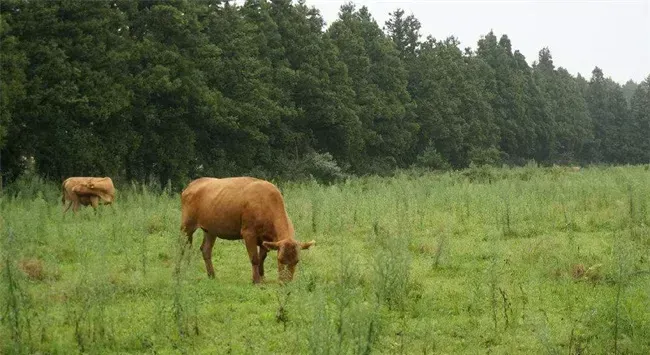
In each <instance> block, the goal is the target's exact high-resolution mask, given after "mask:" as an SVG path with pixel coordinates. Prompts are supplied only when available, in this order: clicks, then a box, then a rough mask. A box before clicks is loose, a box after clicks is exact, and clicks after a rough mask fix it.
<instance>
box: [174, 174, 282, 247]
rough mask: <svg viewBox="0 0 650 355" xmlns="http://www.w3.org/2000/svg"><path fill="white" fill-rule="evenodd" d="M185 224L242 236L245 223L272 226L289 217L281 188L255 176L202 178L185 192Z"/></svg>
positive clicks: (229, 235)
mask: <svg viewBox="0 0 650 355" xmlns="http://www.w3.org/2000/svg"><path fill="white" fill-rule="evenodd" d="M181 204H182V207H181V209H182V215H183V216H182V218H183V224H184V225H195V226H196V227H199V228H202V229H204V230H206V231H207V232H208V233H210V234H214V235H217V236H219V237H222V238H233V239H234V238H239V237H240V232H241V228H242V225H243V224H246V223H248V224H259V227H260V228H265V229H266V228H272V226H271V225H273V224H275V223H276V221H277V220H278V219H282V218H286V211H285V209H284V201H283V199H282V196H281V194H280V192H279V191H278V190H277V188H276V187H275V186H274V185H273V184H271V183H269V182H267V181H264V180H260V179H256V178H252V177H234V178H224V179H218V178H200V179H196V180H194V181H192V182H191V183H190V184H189V185H188V186H187V188H185V190H183V192H182V194H181Z"/></svg>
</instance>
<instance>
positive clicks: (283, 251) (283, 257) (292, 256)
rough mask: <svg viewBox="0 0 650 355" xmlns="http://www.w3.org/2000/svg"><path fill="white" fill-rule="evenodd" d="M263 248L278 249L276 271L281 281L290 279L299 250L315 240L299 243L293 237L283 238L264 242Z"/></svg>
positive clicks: (298, 256)
mask: <svg viewBox="0 0 650 355" xmlns="http://www.w3.org/2000/svg"><path fill="white" fill-rule="evenodd" d="M262 244H263V245H264V247H265V248H267V249H273V250H277V251H278V273H279V276H280V279H281V280H283V281H291V280H292V279H293V274H294V272H295V271H296V265H297V264H298V262H299V261H300V251H301V250H303V249H309V247H311V246H312V245H314V244H316V241H314V240H312V241H310V242H307V243H301V242H299V241H297V240H294V239H284V240H281V241H279V242H264V243H262Z"/></svg>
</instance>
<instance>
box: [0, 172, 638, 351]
mask: <svg viewBox="0 0 650 355" xmlns="http://www.w3.org/2000/svg"><path fill="white" fill-rule="evenodd" d="M280 187H281V189H282V192H283V194H284V195H285V199H286V203H287V209H288V212H289V215H290V217H291V218H292V220H293V223H294V225H295V228H296V233H297V238H298V239H300V240H302V241H308V240H311V239H315V240H316V242H317V243H316V245H315V246H314V247H312V248H311V249H309V250H308V251H305V252H303V253H302V261H301V262H300V264H299V265H298V271H297V274H296V279H295V281H294V282H292V283H290V284H288V285H285V286H281V285H280V284H278V282H277V268H276V260H275V256H276V254H275V252H272V253H271V254H270V255H269V258H267V261H266V270H267V275H266V281H265V282H264V283H263V284H262V285H261V286H253V285H252V283H251V275H250V264H249V261H248V257H247V254H246V250H245V247H244V246H243V243H241V242H240V241H235V242H233V241H224V240H218V241H217V243H216V245H215V248H214V253H213V260H214V263H215V272H216V278H215V279H214V280H211V279H208V278H207V276H206V274H205V268H204V264H203V260H202V257H201V254H200V252H199V250H198V247H199V245H200V242H201V238H202V235H201V234H200V233H199V232H197V233H196V234H195V242H194V246H193V247H192V250H191V252H190V253H186V255H185V257H184V258H182V259H181V258H180V256H179V255H180V254H179V252H178V251H179V245H180V244H179V240H180V233H179V222H180V199H179V196H178V194H170V193H168V192H166V191H165V189H156V188H155V187H145V186H140V185H138V186H136V185H118V186H117V188H118V195H117V201H116V203H115V205H114V206H113V207H112V208H111V207H109V206H102V207H100V209H99V210H98V212H97V213H94V212H93V210H92V209H91V208H84V209H83V210H82V211H81V212H80V213H78V214H77V215H74V214H72V213H68V214H66V215H63V214H62V213H61V212H62V207H61V203H60V191H59V187H58V186H54V185H46V184H43V183H42V182H40V181H38V180H27V181H23V182H22V183H20V184H19V185H15V186H14V187H13V190H10V191H9V192H8V193H5V195H4V196H3V197H1V198H0V213H1V214H0V216H1V217H0V229H1V232H2V234H1V244H0V247H1V248H2V249H1V253H0V254H1V257H2V263H1V266H0V288H1V290H0V295H1V297H2V298H1V303H0V306H1V308H0V317H1V318H0V320H1V322H0V352H2V353H7V354H12V353H52V354H55V353H56V354H70V353H76V352H85V353H94V354H97V353H100V354H101V353H160V354H167V353H192V354H194V353H204V354H217V353H218V354H227V353H235V354H239V353H251V354H265V353H277V354H305V353H311V354H375V353H386V354H433V353H437V354H438V353H439V354H456V353H467V354H482V353H496V354H532V353H535V354H544V353H551V354H556V353H557V354H560V353H562V354H605V353H606V354H615V353H619V354H648V353H650V171H648V166H640V167H615V168H598V167H593V168H585V169H582V170H581V171H579V172H574V171H570V170H569V169H566V168H559V167H553V168H540V167H535V166H527V167H523V168H516V169H488V168H478V169H470V170H467V171H463V172H454V173H444V174H426V175H418V174H415V173H409V174H407V173H403V174H401V175H398V176H395V177H392V178H355V179H351V180H349V181H347V182H345V183H340V184H337V185H332V186H323V185H318V184H316V183H312V184H281V185H280ZM11 191H13V193H11ZM16 192H19V193H18V195H17V196H12V195H14V194H15V193H16Z"/></svg>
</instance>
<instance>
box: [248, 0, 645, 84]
mask: <svg viewBox="0 0 650 355" xmlns="http://www.w3.org/2000/svg"><path fill="white" fill-rule="evenodd" d="M242 2H243V1H242ZM345 2H347V1H339V0H307V5H309V6H314V7H316V8H318V9H319V10H320V11H321V14H322V15H323V18H324V19H325V21H326V22H327V24H328V25H329V24H330V23H332V22H333V21H334V20H336V19H337V17H338V11H339V8H340V7H341V5H342V4H344V3H345ZM353 2H354V3H355V4H357V7H360V6H362V5H365V6H366V7H368V9H369V10H370V13H371V14H372V15H373V17H374V18H375V20H376V21H377V23H378V24H379V25H380V27H383V26H384V23H385V21H386V19H387V18H388V14H389V13H390V12H392V11H394V10H395V9H397V8H402V9H404V11H405V12H406V14H407V15H408V14H411V13H412V14H414V15H415V17H416V18H417V19H418V20H420V22H421V23H422V29H421V33H422V35H423V37H426V36H427V35H432V36H433V37H435V38H436V39H444V38H447V37H448V36H451V35H453V36H455V37H456V38H458V39H459V40H460V41H461V48H464V47H467V46H470V47H472V48H476V42H477V41H478V40H479V38H480V37H481V35H485V34H486V33H487V32H489V31H490V30H491V29H492V30H494V33H495V34H496V35H497V38H498V37H500V36H501V35H502V34H507V35H508V37H509V38H510V41H511V42H512V47H513V50H514V49H518V50H519V51H520V52H521V53H522V54H523V55H524V56H525V57H526V59H527V60H528V62H529V63H532V62H533V61H534V60H535V59H537V53H538V52H539V50H540V49H541V48H543V47H549V49H550V50H551V54H552V55H553V61H554V63H555V65H556V66H561V67H564V68H566V69H567V70H568V71H569V72H571V74H573V75H576V74H577V73H580V74H582V75H583V76H584V77H586V78H587V79H589V78H590V77H591V71H592V70H593V69H594V67H595V66H599V67H600V68H601V69H603V71H604V73H605V76H609V77H611V78H612V79H614V80H615V81H617V82H619V83H621V84H623V83H625V82H626V81H627V80H629V79H632V80H634V81H636V82H640V81H642V80H644V79H645V78H646V77H647V76H648V75H650V0H588V1H585V0H568V1H561V0H537V1H524V0H519V1H517V0H500V1H497V0H455V1H449V0H388V1H384V0H378V1H371V0H356V1H353Z"/></svg>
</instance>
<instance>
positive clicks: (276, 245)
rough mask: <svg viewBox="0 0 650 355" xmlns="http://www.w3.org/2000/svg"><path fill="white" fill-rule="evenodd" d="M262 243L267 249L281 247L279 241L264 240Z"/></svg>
mask: <svg viewBox="0 0 650 355" xmlns="http://www.w3.org/2000/svg"><path fill="white" fill-rule="evenodd" d="M262 245H263V246H264V247H265V248H266V249H273V250H278V248H279V247H280V246H279V245H278V243H277V242H262Z"/></svg>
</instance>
